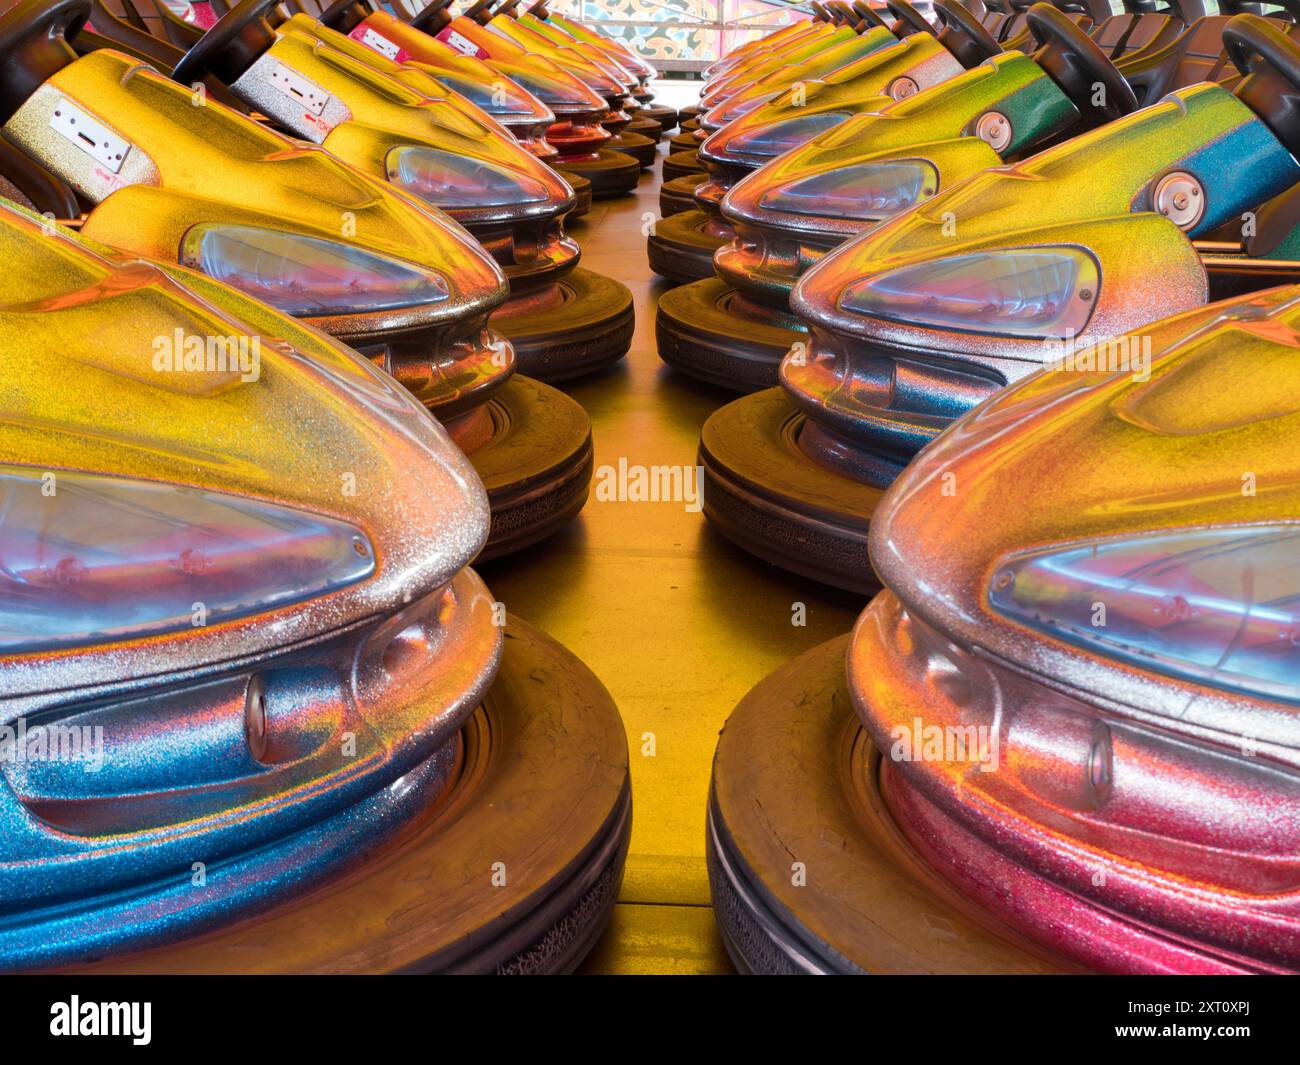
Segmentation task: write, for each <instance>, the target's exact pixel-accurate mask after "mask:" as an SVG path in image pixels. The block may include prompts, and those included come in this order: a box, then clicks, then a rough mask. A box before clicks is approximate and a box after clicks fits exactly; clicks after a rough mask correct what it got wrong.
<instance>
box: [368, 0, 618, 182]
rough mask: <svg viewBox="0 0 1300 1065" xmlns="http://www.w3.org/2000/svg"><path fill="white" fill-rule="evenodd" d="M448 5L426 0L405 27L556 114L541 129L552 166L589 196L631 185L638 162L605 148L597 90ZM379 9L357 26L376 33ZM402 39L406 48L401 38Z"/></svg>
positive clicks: (603, 104) (603, 111)
mask: <svg viewBox="0 0 1300 1065" xmlns="http://www.w3.org/2000/svg"><path fill="white" fill-rule="evenodd" d="M450 4H451V0H432V2H431V3H429V4H427V5H426V6H425V7H423V8H421V9H420V11H419V12H418V13H417V14H415V15H412V16H411V18H410V22H409V24H410V26H411V27H412V28H414V29H415V30H418V31H420V32H421V33H424V34H427V35H429V36H432V37H434V38H435V39H437V40H438V41H441V42H443V43H445V44H448V45H450V46H451V47H453V48H455V49H456V50H457V51H459V52H462V53H464V54H465V55H471V56H474V57H475V58H477V59H480V60H482V61H483V62H485V63H487V65H488V66H490V67H492V68H493V69H494V70H497V71H499V72H500V73H502V74H504V75H505V76H506V77H508V78H510V79H511V80H512V81H515V82H517V83H518V84H520V85H522V86H523V87H524V88H526V89H528V91H529V92H532V93H533V94H535V95H536V96H537V97H538V98H539V99H540V100H542V102H543V103H545V104H546V105H547V107H549V108H550V109H551V110H552V111H553V112H554V113H555V117H556V123H555V125H553V126H551V127H550V129H548V130H547V133H546V139H547V140H548V141H549V142H550V143H551V144H553V145H554V146H555V147H556V149H558V151H559V153H560V154H559V156H558V158H557V159H556V160H555V167H556V169H557V170H559V171H560V172H561V173H563V174H566V175H568V174H576V175H578V176H579V177H582V178H584V179H586V180H587V181H589V182H591V191H592V195H593V196H594V197H598V198H604V197H609V196H621V195H623V194H625V193H628V192H631V191H632V190H633V189H635V188H636V185H637V181H638V179H639V177H640V170H641V166H640V163H638V162H637V161H636V160H634V159H632V158H631V157H630V156H629V155H627V154H626V153H623V152H619V151H615V150H613V149H611V148H610V147H609V145H610V143H611V141H612V140H613V137H612V135H611V134H610V133H609V131H608V130H606V129H605V128H604V126H603V125H602V124H601V123H602V121H603V120H605V119H606V117H607V116H608V115H609V111H610V109H609V105H608V102H607V100H606V98H605V97H604V96H603V95H601V94H600V93H599V92H597V91H596V90H595V89H593V88H591V87H589V86H588V85H587V83H586V82H585V81H584V80H583V79H581V78H579V77H577V76H576V75H574V74H572V73H570V72H569V71H568V70H566V69H564V68H563V67H562V66H560V65H558V64H557V63H555V62H553V61H552V60H551V59H549V58H548V57H547V56H545V55H542V54H538V53H537V52H536V51H530V50H529V49H527V48H523V47H521V46H520V45H519V44H517V43H516V42H515V41H514V40H512V39H511V38H509V37H507V36H505V35H504V34H501V33H497V32H495V31H493V30H489V29H487V28H486V27H484V26H481V25H479V24H478V23H477V22H475V21H474V20H473V19H471V18H465V17H463V16H461V17H455V16H453V15H452V14H451V13H450V11H449V10H448V8H449V7H450ZM380 14H381V12H378V11H376V12H375V13H374V14H373V15H371V16H368V17H367V18H366V20H365V21H364V22H362V23H361V26H363V27H369V26H370V25H371V24H372V22H373V23H377V24H378V26H379V32H381V33H386V32H387V31H386V30H385V29H384V28H383V27H384V26H385V25H386V24H385V23H384V21H383V20H382V19H380V18H379V15H380ZM362 32H364V29H363V30H362ZM402 43H403V45H404V46H405V47H408V48H410V47H412V44H411V43H408V42H407V41H406V40H405V39H403V41H402ZM413 54H414V53H413ZM617 95H618V96H621V93H619V94H617Z"/></svg>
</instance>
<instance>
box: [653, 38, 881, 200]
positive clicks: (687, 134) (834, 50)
mask: <svg viewBox="0 0 1300 1065" xmlns="http://www.w3.org/2000/svg"><path fill="white" fill-rule="evenodd" d="M859 36H862V37H865V38H866V39H867V40H866V45H865V46H863V45H861V44H859V42H858V38H859ZM896 40H897V38H896V37H894V35H893V34H892V33H890V32H889V31H888V30H886V29H884V28H883V27H881V26H867V25H865V24H864V25H863V27H862V30H861V32H859V31H858V30H857V29H856V28H854V27H849V26H834V25H830V24H827V29H826V32H825V33H820V34H812V35H809V36H808V37H806V38H801V39H798V40H795V41H791V42H788V43H787V44H786V45H785V46H783V47H781V48H779V49H775V50H773V51H771V52H765V53H763V54H761V55H758V56H754V57H752V58H750V59H749V60H747V61H746V62H745V63H743V64H740V65H739V66H738V67H737V68H736V69H734V70H731V71H728V72H727V73H725V74H723V75H720V76H719V77H717V78H714V79H711V80H710V81H709V82H708V83H706V84H705V86H704V88H703V90H702V91H701V101H700V104H699V112H700V114H699V115H698V116H696V117H694V118H692V119H690V120H689V121H686V122H683V124H682V131H681V133H679V134H678V135H677V136H676V137H673V138H672V139H671V140H670V141H669V154H668V155H667V156H666V157H665V158H664V161H663V165H662V167H661V170H662V174H663V180H664V182H665V184H666V185H672V186H673V188H672V189H670V192H671V191H674V190H676V191H684V189H683V187H682V183H683V182H685V181H687V180H688V179H689V177H690V175H691V174H695V173H699V172H702V171H703V170H704V163H703V162H702V161H701V160H700V158H699V153H698V148H699V147H700V144H701V142H702V141H703V139H704V136H705V133H704V131H703V128H702V122H701V116H702V115H703V114H705V113H707V112H708V111H709V110H710V109H711V108H713V107H715V106H717V104H719V103H721V102H722V101H723V100H725V99H726V97H727V95H728V94H729V92H732V91H743V90H747V89H752V88H753V86H755V85H757V84H759V83H760V82H761V83H771V84H773V86H774V89H773V92H775V91H776V89H775V85H776V84H777V83H778V82H784V85H783V86H782V87H787V86H788V85H789V84H792V83H793V82H794V81H795V80H796V79H798V78H799V77H800V76H801V74H802V71H803V70H804V69H805V68H807V70H808V71H809V72H810V73H809V76H810V77H815V76H817V73H816V72H819V71H820V72H821V73H829V72H832V71H834V70H836V69H838V68H839V67H840V66H842V65H844V64H845V63H846V62H852V60H853V59H855V58H860V56H861V55H862V54H866V53H868V52H871V51H874V50H875V49H876V48H878V47H881V46H883V45H884V44H891V43H895V42H896ZM842 57H847V58H842ZM756 91H757V90H756Z"/></svg>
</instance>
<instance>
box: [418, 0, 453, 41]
mask: <svg viewBox="0 0 1300 1065" xmlns="http://www.w3.org/2000/svg"><path fill="white" fill-rule="evenodd" d="M449 7H451V0H432V3H428V4H425V5H424V7H422V8H420V10H419V11H417V12H416V13H415V14H414V15H412V16H411V25H412V26H413V27H414V28H415V29H417V30H419V31H420V32H421V33H427V34H429V35H430V36H432V35H434V34H436V33H437V32H438V31H439V30H441V29H442V28H443V27H444V26H446V25H447V23H449V22H450V21H451V12H450V11H448V10H447V9H448V8H449Z"/></svg>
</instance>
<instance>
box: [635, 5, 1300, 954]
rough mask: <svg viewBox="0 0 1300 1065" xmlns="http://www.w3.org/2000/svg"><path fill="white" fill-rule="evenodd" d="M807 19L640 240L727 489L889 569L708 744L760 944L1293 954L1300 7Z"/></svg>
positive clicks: (870, 575)
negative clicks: (700, 391)
mask: <svg viewBox="0 0 1300 1065" xmlns="http://www.w3.org/2000/svg"><path fill="white" fill-rule="evenodd" d="M813 6H814V8H815V9H816V14H815V15H814V16H813V17H812V18H810V19H808V20H806V21H802V22H800V23H797V24H794V25H791V26H790V27H788V28H786V29H784V30H781V31H777V32H775V33H773V34H771V35H769V36H768V37H766V38H765V39H763V40H761V41H758V42H754V43H751V44H748V45H746V46H744V47H742V48H740V49H738V50H737V51H736V52H734V53H733V54H731V55H730V56H728V57H727V58H726V59H725V60H723V61H722V62H720V63H719V64H717V65H716V66H715V67H714V68H713V69H712V70H711V72H710V77H709V80H708V82H707V83H706V86H705V89H704V92H703V94H702V99H701V105H700V106H699V107H698V108H692V109H689V110H688V111H686V112H683V117H684V118H686V119H687V121H686V122H685V123H684V124H683V132H682V134H680V135H679V136H678V137H677V138H674V141H675V147H676V149H677V150H676V152H675V153H674V154H671V155H669V156H668V157H667V158H666V160H665V177H666V178H668V180H666V181H665V184H664V186H663V200H662V206H663V215H664V217H663V219H662V220H661V221H660V222H659V224H658V225H657V226H656V229H655V232H654V233H653V234H651V235H650V237H649V257H650V263H651V265H652V267H653V268H654V269H655V270H656V271H658V272H659V273H660V274H662V275H664V276H665V277H666V278H668V279H669V280H671V281H674V282H678V283H680V287H677V288H673V289H670V290H668V291H666V292H665V293H664V294H663V295H662V297H661V298H660V301H659V310H658V320H657V335H658V343H659V352H660V355H661V356H662V358H663V359H664V360H665V361H666V362H668V363H669V364H670V365H672V366H673V367H675V368H677V369H678V370H680V371H682V372H684V373H686V374H690V375H692V376H694V377H697V378H699V379H701V380H703V381H706V382H709V383H711V384H713V385H722V386H724V387H726V388H730V389H732V390H734V391H738V392H742V393H745V394H744V395H743V396H742V397H741V398H739V399H736V400H735V401H733V402H730V403H727V404H726V405H725V406H722V407H721V408H720V409H719V410H718V411H717V412H716V413H714V414H713V415H712V416H711V417H710V418H709V420H708V421H707V422H706V424H705V425H704V428H703V431H702V436H701V441H700V462H701V464H702V466H703V469H704V471H705V478H706V481H705V493H704V500H705V503H704V512H705V515H706V517H707V518H708V519H709V520H710V522H711V523H713V525H714V526H715V527H716V528H717V529H718V530H720V531H721V532H722V533H723V534H724V535H725V536H727V537H728V538H730V539H731V540H733V541H734V542H735V543H736V544H738V545H740V546H741V547H742V548H744V549H746V550H748V551H751V552H753V553H755V554H757V555H759V556H761V557H763V558H765V559H767V560H769V561H771V562H773V563H775V564H777V565H779V566H782V567H785V568H787V569H790V570H792V571H794V572H796V573H800V574H803V575H805V576H810V577H814V578H816V579H818V580H820V581H824V582H826V583H829V584H833V585H837V586H840V587H843V588H847V589H851V590H855V591H859V592H863V593H866V594H871V595H873V598H871V600H870V605H869V606H867V608H866V609H865V611H864V612H863V613H862V615H861V617H860V619H859V621H858V623H857V625H856V627H855V629H854V631H853V633H852V634H851V635H849V636H846V637H844V638H842V639H840V640H837V641H834V642H832V643H831V644H827V645H824V646H822V647H819V648H817V649H815V650H814V651H812V652H809V653H808V654H806V655H804V656H803V657H802V658H799V659H796V660H795V661H794V662H792V663H790V664H789V665H788V666H786V667H785V668H783V669H782V670H780V671H778V672H777V673H776V674H774V675H772V676H771V677H769V678H768V679H767V680H765V681H764V682H762V683H761V684H760V685H759V686H758V687H757V688H755V689H754V690H753V691H752V692H751V693H750V694H749V695H748V696H747V697H746V699H745V700H744V701H743V702H742V703H741V704H740V705H739V706H738V707H737V708H736V710H735V711H734V713H733V714H732V716H731V719H730V721H729V722H728V724H727V726H726V728H725V730H724V731H723V733H722V736H721V738H720V740H719V743H718V748H717V754H716V759H715V763H714V773H713V786H712V793H711V799H710V808H709V828H708V844H709V862H710V873H711V881H712V884H713V892H714V904H715V910H716V913H717V916H718V919H719V923H720V925H721V927H722V928H723V931H724V936H725V939H726V942H727V945H728V948H729V950H730V951H731V954H732V956H733V958H734V959H735V961H736V962H737V964H738V966H740V967H741V968H742V969H745V970H748V971H755V972H860V971H865V972H878V973H886V972H895V973H896V972H927V971H945V972H1042V971H1078V970H1090V971H1110V972H1117V971H1128V972H1195V973H1228V972H1283V971H1291V970H1294V969H1296V968H1297V966H1298V965H1300V936H1298V933H1300V922H1298V918H1300V895H1298V894H1297V882H1296V879H1295V877H1294V874H1293V871H1292V870H1293V867H1294V865H1295V862H1296V860H1297V857H1298V852H1297V840H1300V833H1297V823H1296V818H1297V815H1300V805H1298V804H1297V800H1298V799H1300V792H1298V791H1297V789H1298V788H1300V731H1298V730H1297V725H1296V721H1297V707H1298V704H1300V640H1298V639H1297V633H1298V632H1300V628H1298V627H1297V622H1298V621H1300V614H1297V599H1296V593H1297V591H1298V590H1300V524H1298V523H1297V518H1298V517H1300V509H1297V505H1298V504H1300V479H1298V477H1297V474H1298V472H1300V469H1298V468H1297V465H1296V462H1295V460H1294V459H1293V458H1292V457H1291V456H1292V454H1293V452H1292V447H1293V446H1294V445H1293V443H1292V442H1291V441H1292V437H1291V436H1290V433H1291V432H1293V431H1296V429H1297V428H1300V401H1298V400H1297V398H1296V395H1297V393H1296V391H1295V389H1294V388H1293V382H1292V377H1293V367H1294V366H1295V365H1296V364H1297V357H1298V356H1300V340H1298V339H1297V338H1298V336H1300V334H1297V332H1296V330H1295V326H1294V323H1295V321H1296V315H1297V313H1298V311H1297V308H1300V254H1297V242H1300V228H1297V223H1298V222H1300V213H1298V212H1297V205H1298V204H1300V184H1298V182H1300V163H1297V157H1298V156H1300V124H1298V123H1297V117H1296V110H1295V101H1296V99H1297V98H1298V97H1300V44H1298V42H1297V41H1296V40H1295V39H1294V34H1295V16H1296V15H1297V14H1300V9H1296V8H1294V7H1293V6H1292V5H1290V4H1284V5H1281V7H1280V8H1278V9H1272V8H1271V7H1270V8H1269V10H1265V11H1261V10H1260V9H1259V8H1258V6H1255V7H1253V8H1246V9H1244V10H1243V9H1242V6H1241V5H1237V4H1235V3H1234V4H1228V3H1225V4H1224V5H1223V6H1222V8H1221V10H1220V11H1219V12H1218V13H1216V14H1206V13H1205V12H1204V11H1203V10H1202V9H1201V7H1200V5H1199V3H1196V2H1195V0H1192V2H1184V3H1176V4H1170V5H1169V6H1168V7H1159V6H1157V5H1155V4H1146V3H1140V4H1139V3H1134V4H1127V3H1126V4H1125V7H1124V10H1123V11H1122V12H1120V13H1116V14H1111V13H1110V11H1109V8H1107V7H1106V6H1105V5H1102V6H1101V7H1100V8H1099V9H1098V8H1097V7H1096V5H1089V4H1086V3H1075V2H1072V0H1066V2H1060V3H1056V4H1046V3H1036V4H1033V5H1032V6H1030V5H1021V4H1013V5H1012V6H1011V7H1009V8H1006V9H1004V10H1003V9H999V10H994V9H993V8H992V7H991V6H990V7H985V6H983V5H981V4H979V3H978V2H975V3H973V4H969V5H962V4H959V3H958V2H957V0H936V2H935V4H934V10H933V18H934V22H933V23H932V22H931V21H930V20H929V19H927V18H926V17H924V16H922V15H921V14H920V13H919V12H918V11H917V10H916V9H915V8H913V7H912V6H911V5H910V4H908V3H907V2H906V0H889V2H888V4H887V5H886V9H884V10H877V9H875V8H871V7H868V6H867V5H866V4H863V3H856V4H852V5H849V4H838V3H830V4H825V5H813ZM1265 6H1266V7H1267V6H1268V5H1265Z"/></svg>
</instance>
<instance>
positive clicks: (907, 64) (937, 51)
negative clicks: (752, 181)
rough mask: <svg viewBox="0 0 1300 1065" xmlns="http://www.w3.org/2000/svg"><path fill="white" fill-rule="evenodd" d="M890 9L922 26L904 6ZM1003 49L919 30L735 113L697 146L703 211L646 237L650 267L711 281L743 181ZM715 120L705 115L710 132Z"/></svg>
mask: <svg viewBox="0 0 1300 1065" xmlns="http://www.w3.org/2000/svg"><path fill="white" fill-rule="evenodd" d="M890 3H891V5H892V7H893V8H896V9H897V10H898V11H900V12H902V13H904V14H907V15H908V17H909V18H915V19H917V20H919V21H920V22H922V23H925V20H924V18H923V17H922V16H921V15H920V14H919V13H917V12H916V9H915V8H913V7H912V6H911V5H910V4H908V3H907V0H890ZM925 24H926V25H927V27H928V25H929V24H928V23H925ZM972 30H978V31H979V32H978V35H973V33H972ZM1000 51H1001V48H1000V47H999V46H998V45H997V43H996V42H994V41H993V40H992V39H991V38H990V37H989V36H988V35H987V34H986V33H984V32H983V30H982V29H980V28H979V26H978V23H975V22H974V20H973V19H964V20H962V21H960V22H958V21H949V22H948V23H946V24H945V25H944V27H943V29H942V30H941V31H940V32H939V34H938V35H937V36H935V35H932V34H930V33H923V32H919V31H918V32H914V33H912V34H911V35H910V36H908V37H905V38H904V39H903V40H900V41H897V42H895V43H894V44H893V45H890V46H888V47H886V48H881V49H877V50H876V51H873V52H871V53H869V54H868V55H866V56H864V57H863V58H861V59H859V60H857V61H856V62H854V63H850V64H849V65H848V66H846V67H843V68H841V69H840V70H838V71H836V72H834V73H832V74H830V75H828V76H827V77H826V78H824V79H822V80H820V81H816V82H810V83H806V84H798V85H795V86H794V87H793V88H791V89H789V90H787V91H785V92H783V93H780V94H779V95H777V96H776V97H774V98H773V99H770V100H767V101H764V102H761V103H760V104H759V105H758V106H757V107H755V108H754V109H752V110H750V111H747V112H745V113H743V114H740V115H738V116H737V117H736V118H734V119H733V120H732V121H730V122H727V123H726V125H724V126H723V127H721V128H719V129H717V130H715V131H714V132H712V133H711V134H710V135H709V137H708V138H707V139H706V140H705V142H704V143H703V144H702V145H701V147H700V159H701V160H702V161H703V162H704V164H705V165H706V166H707V167H708V174H707V179H706V180H705V181H704V182H703V183H701V184H700V185H698V186H697V188H696V190H695V200H696V202H697V203H698V204H699V205H700V209H699V210H696V211H683V212H680V213H678V214H675V215H671V216H670V217H668V218H665V219H663V220H662V221H661V222H659V223H658V224H656V226H655V229H654V232H653V233H652V234H650V236H649V237H648V238H647V251H648V254H649V258H650V267H651V269H653V270H654V271H655V272H656V273H657V274H659V275H660V276H662V277H666V278H668V279H669V280H672V281H679V282H689V281H697V280H701V279H703V278H708V277H712V276H713V253H714V252H715V251H717V250H718V249H719V248H720V247H722V246H723V245H724V244H726V243H727V242H728V241H730V240H731V239H732V237H734V235H735V234H734V231H733V230H732V229H731V226H730V225H729V224H728V223H727V222H726V221H725V220H724V219H723V218H722V215H721V213H720V207H721V203H722V198H723V197H724V196H725V195H726V194H727V191H728V190H729V189H730V188H731V186H732V185H734V184H735V183H736V182H737V181H739V180H740V179H741V178H742V177H744V176H745V175H746V174H748V173H750V172H751V171H753V170H756V169H758V168H759V167H760V166H762V165H763V164H764V163H767V162H769V161H770V160H772V159H775V158H776V157H777V156H779V155H782V154H784V153H785V152H787V151H790V150H791V149H792V148H796V147H798V146H800V145H802V144H806V143H807V142H808V141H810V140H812V139H813V138H814V137H817V136H818V135H820V134H824V133H826V132H827V131H828V130H830V129H833V128H834V127H836V126H838V125H840V124H841V123H842V122H844V121H846V120H847V119H848V118H850V117H851V116H852V115H854V114H856V113H858V112H860V111H870V110H875V109H878V108H879V107H880V106H883V105H884V103H886V102H887V101H889V100H898V99H903V98H906V97H909V96H912V95H914V94H915V93H916V92H918V91H919V90H922V89H926V88H929V87H930V86H932V85H938V84H940V83H942V82H946V81H947V80H948V79H949V78H951V77H954V76H955V75H957V74H960V73H961V72H962V71H963V70H967V69H970V68H973V67H976V66H979V65H980V64H981V63H983V62H984V61H985V60H986V59H988V58H990V56H992V55H996V54H998V53H999V52H1000ZM725 106H726V105H724V108H725ZM711 116H712V112H708V113H706V116H705V122H706V125H705V127H704V128H705V129H707V128H708V127H707V123H708V121H709V118H710V117H711Z"/></svg>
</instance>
